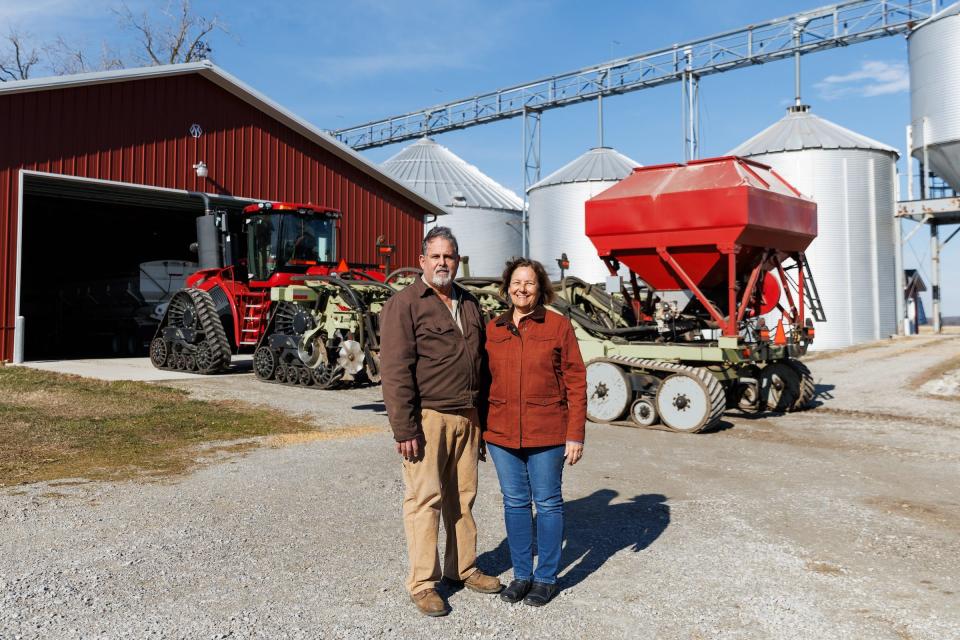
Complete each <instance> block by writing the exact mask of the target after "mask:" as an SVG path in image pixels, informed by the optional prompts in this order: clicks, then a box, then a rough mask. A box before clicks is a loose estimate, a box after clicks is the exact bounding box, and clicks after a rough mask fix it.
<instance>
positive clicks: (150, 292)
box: [20, 180, 222, 360]
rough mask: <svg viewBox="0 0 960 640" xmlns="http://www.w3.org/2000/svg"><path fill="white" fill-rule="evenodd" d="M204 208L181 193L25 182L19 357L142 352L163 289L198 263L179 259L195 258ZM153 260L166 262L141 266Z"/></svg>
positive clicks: (178, 283)
mask: <svg viewBox="0 0 960 640" xmlns="http://www.w3.org/2000/svg"><path fill="white" fill-rule="evenodd" d="M217 206H218V208H222V206H221V205H220V204H218V205H217ZM203 210H204V209H203V201H202V200H201V199H200V198H199V197H191V196H189V195H186V194H183V193H177V192H163V191H154V190H148V189H132V188H131V189H126V188H117V187H113V186H110V187H104V186H102V185H97V184H83V183H67V182H65V181H61V182H59V183H57V181H52V180H51V181H39V180H37V181H35V182H33V183H32V184H30V185H28V186H27V187H26V188H25V190H24V199H23V235H22V245H21V246H22V265H21V287H20V304H21V306H20V309H21V315H23V316H24V319H25V320H24V359H25V360H51V359H68V358H94V357H95V358H102V357H129V356H143V355H146V353H147V346H148V345H149V342H150V339H151V338H152V337H153V333H154V331H155V330H156V321H157V320H158V319H159V317H158V313H157V302H158V300H159V299H161V298H162V297H164V296H163V293H162V292H163V291H165V290H169V291H171V293H172V292H173V291H176V289H177V288H179V287H180V286H182V279H183V277H185V276H186V275H188V274H189V273H190V272H192V270H193V269H194V268H195V267H193V265H192V264H189V265H184V264H183V263H184V262H186V263H195V262H196V261H197V255H196V253H195V252H193V251H191V247H190V245H191V243H193V242H195V240H196V218H197V216H200V215H202V214H203ZM152 261H164V262H165V263H166V264H163V265H153V266H152V267H147V268H146V269H144V270H143V271H141V265H142V264H143V263H147V262H152ZM141 286H143V291H141ZM158 292H159V293H158Z"/></svg>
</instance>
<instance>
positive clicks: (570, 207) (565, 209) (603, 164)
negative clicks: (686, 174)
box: [527, 147, 640, 282]
mask: <svg viewBox="0 0 960 640" xmlns="http://www.w3.org/2000/svg"><path fill="white" fill-rule="evenodd" d="M639 166H640V163H638V162H635V161H634V160H631V159H630V158H628V157H627V156H625V155H623V154H621V153H618V152H616V151H614V150H613V149H610V148H609V147H598V148H595V149H591V150H590V151H588V152H586V153H585V154H583V155H582V156H580V157H579V158H577V159H576V160H574V161H573V162H570V163H569V164H567V165H565V166H563V167H561V168H560V169H558V170H557V171H555V172H553V173H551V174H550V175H548V176H547V177H546V178H544V179H543V180H541V181H540V182H537V183H536V184H534V185H533V186H531V187H530V188H529V189H528V190H527V194H528V198H529V206H530V215H529V220H530V257H532V258H533V259H535V260H539V261H540V262H542V263H543V265H544V266H545V267H546V268H547V273H548V274H550V277H551V278H554V279H556V278H559V277H560V268H559V267H558V266H557V258H559V257H560V254H561V253H566V254H567V257H568V258H569V259H570V269H569V271H568V272H567V273H568V275H574V276H577V277H578V278H582V279H583V280H586V281H587V282H603V280H604V278H606V276H607V275H608V272H607V268H606V267H605V266H604V265H603V262H601V261H600V258H599V257H597V250H596V248H595V247H594V246H593V243H591V242H590V239H589V238H587V236H586V233H585V232H584V203H585V202H586V201H587V200H589V199H590V198H592V197H593V196H595V195H597V194H598V193H600V192H601V191H604V190H606V189H607V188H609V187H611V186H612V185H614V184H616V183H617V182H619V181H620V180H622V179H623V178H625V177H626V176H628V175H629V174H630V172H631V171H633V169H634V167H639Z"/></svg>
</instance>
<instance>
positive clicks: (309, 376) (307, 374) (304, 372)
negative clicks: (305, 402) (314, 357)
mask: <svg viewBox="0 0 960 640" xmlns="http://www.w3.org/2000/svg"><path fill="white" fill-rule="evenodd" d="M297 384H299V385H301V386H304V387H309V386H311V385H312V384H313V372H312V371H310V369H307V368H306V367H297Z"/></svg>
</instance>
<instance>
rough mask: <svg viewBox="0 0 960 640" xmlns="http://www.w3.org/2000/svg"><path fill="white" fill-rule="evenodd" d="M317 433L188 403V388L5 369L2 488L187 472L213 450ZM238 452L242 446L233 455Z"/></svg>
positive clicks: (272, 418) (285, 419)
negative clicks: (259, 439) (261, 439)
mask: <svg viewBox="0 0 960 640" xmlns="http://www.w3.org/2000/svg"><path fill="white" fill-rule="evenodd" d="M312 431H316V427H315V426H313V425H311V424H310V423H308V422H306V421H304V420H301V419H298V418H294V417H291V416H288V415H285V414H283V413H281V412H279V411H274V410H271V409H264V408H256V407H250V406H247V405H244V404H242V403H238V402H228V401H225V402H203V401H200V400H191V399H190V398H189V397H188V393H187V392H186V391H184V390H182V389H173V388H169V387H162V386H157V385H151V384H146V383H143V382H132V381H120V382H106V381H101V380H93V379H90V378H82V377H79V376H73V375H64V374H58V373H51V372H48V371H37V370H34V369H28V368H24V367H0V486H9V485H14V484H23V483H31V482H40V481H46V480H54V479H58V478H88V479H91V480H108V479H109V480H118V479H125V478H131V477H144V476H147V477H149V476H155V475H170V474H177V473H183V472H185V471H187V470H189V469H191V468H193V467H195V466H196V465H197V464H199V463H200V462H201V461H202V460H200V459H198V455H206V454H209V453H211V452H214V453H215V452H217V451H225V450H230V449H229V448H228V449H224V448H222V447H221V448H219V449H218V448H216V447H214V448H212V449H206V450H205V451H204V453H203V454H199V453H198V445H200V444H202V443H207V442H217V441H229V440H240V439H243V438H254V437H259V436H271V435H273V436H275V435H281V434H295V433H306V432H312ZM234 450H235V448H234Z"/></svg>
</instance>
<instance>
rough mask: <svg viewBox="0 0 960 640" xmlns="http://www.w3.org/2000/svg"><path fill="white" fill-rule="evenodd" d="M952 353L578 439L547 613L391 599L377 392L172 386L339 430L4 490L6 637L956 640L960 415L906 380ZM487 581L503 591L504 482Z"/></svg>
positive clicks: (386, 474) (822, 364) (390, 477)
mask: <svg viewBox="0 0 960 640" xmlns="http://www.w3.org/2000/svg"><path fill="white" fill-rule="evenodd" d="M958 355H960V337H958V336H948V337H919V338H913V339H909V340H895V341H889V342H885V343H881V344H878V345H875V346H873V347H870V348H867V349H859V350H855V351H851V352H849V353H847V354H841V355H835V356H828V357H817V358H814V359H812V361H811V362H810V363H809V364H810V368H811V369H812V370H813V372H814V376H815V378H816V380H817V383H818V390H819V392H820V396H819V398H818V401H819V402H820V403H821V404H820V406H818V407H817V408H816V409H815V410H813V411H810V412H805V413H802V414H792V415H787V416H763V417H757V418H752V419H748V418H746V417H743V416H740V415H737V414H730V415H729V416H727V419H726V420H725V422H724V423H723V424H722V426H721V429H719V430H718V431H716V432H714V433H710V434H700V435H692V436H688V435H681V434H673V433H667V432H662V431H641V430H634V429H628V428H622V427H609V426H603V425H588V431H587V449H586V455H585V457H584V460H583V462H582V463H581V464H579V465H577V466H576V467H573V468H572V469H569V470H568V471H567V475H566V478H565V483H564V491H565V496H566V499H567V541H566V546H565V549H564V553H563V560H562V566H563V570H562V574H561V585H562V586H563V591H562V592H561V594H560V596H559V597H558V598H557V600H556V601H554V602H553V603H551V604H550V605H548V606H547V607H545V608H543V609H534V608H532V607H527V606H524V605H522V604H520V605H507V604H505V603H503V602H501V601H500V600H499V599H497V598H496V597H492V596H484V595H480V594H476V593H473V592H469V591H465V590H461V591H454V590H452V589H449V588H448V589H445V590H444V593H445V594H446V595H447V596H448V599H449V603H450V606H451V607H452V609H453V611H452V613H451V614H450V615H449V616H447V617H446V618H438V619H428V618H424V617H421V616H419V615H418V614H417V613H416V611H415V610H414V608H413V605H412V604H410V602H409V600H408V599H407V596H406V594H405V593H404V590H403V576H404V574H405V570H406V567H405V562H406V559H405V545H404V539H403V531H402V526H401V521H400V501H401V496H402V482H401V478H400V466H399V463H398V461H397V459H396V454H394V453H393V450H392V445H391V438H390V435H389V432H388V430H387V427H386V420H385V417H384V415H383V409H382V403H381V402H380V394H379V390H378V389H377V388H367V389H359V390H353V391H342V392H318V391H309V390H302V389H295V388H286V387H279V386H275V385H264V384H262V383H258V382H257V381H255V380H253V379H252V378H251V377H250V376H249V375H247V376H243V375H235V376H225V377H222V378H203V379H201V380H194V381H182V382H181V381H178V382H175V383H166V384H175V385H176V386H182V387H185V388H190V389H191V390H193V391H194V393H195V394H196V395H197V396H199V397H216V398H222V397H233V398H238V399H244V400H247V401H251V402H259V403H265V404H270V405H271V406H277V407H280V408H282V409H284V410H287V411H291V412H293V413H298V414H305V415H310V416H311V417H313V418H314V419H315V420H317V421H318V422H319V423H320V424H321V425H322V426H323V427H324V428H325V429H326V430H328V431H329V430H333V429H336V428H338V427H368V428H367V429H357V428H351V429H348V430H345V431H344V432H343V434H342V437H338V436H337V434H336V433H327V434H325V438H324V439H322V440H321V439H318V440H314V441H310V440H305V441H303V442H299V443H295V444H290V445H287V446H282V447H277V448H273V447H269V446H265V447H264V448H261V449H257V450H255V451H253V452H252V453H250V454H248V455H245V456H242V457H232V458H227V459H226V460H221V461H219V462H217V463H213V464H208V465H207V466H205V467H203V468H202V469H201V470H200V471H197V472H195V473H193V474H191V475H189V476H185V477H180V478H174V479H170V480H167V481H163V482H151V483H145V482H124V483H116V484H111V483H86V482H82V481H79V480H77V481H61V482H52V483H44V484H37V485H25V486H20V487H15V488H12V489H6V490H3V491H0V593H2V600H0V638H3V639H7V638H20V637H22V638H89V637H105V638H154V637H156V638H224V637H229V638H407V637H431V638H475V637H476V638H493V637H504V638H542V637H550V638H553V639H561V638H585V637H590V638H593V637H597V638H599V637H614V638H620V637H631V638H804V639H807V638H818V639H819V638H856V639H860V638H879V639H883V638H891V639H898V640H905V639H921V638H931V639H934V638H936V639H940V638H958V637H960V606H958V605H960V596H958V593H960V583H958V582H960V581H958V575H960V504H958V501H960V499H958V494H957V486H958V483H960V465H958V462H960V402H957V400H958V398H957V396H956V395H953V396H950V395H945V396H943V397H942V398H934V397H931V396H930V395H929V394H928V393H926V392H925V391H924V390H922V389H913V388H912V386H911V385H910V384H909V381H910V380H911V379H915V378H917V377H918V376H920V375H921V374H922V373H923V372H924V371H925V370H927V369H930V368H932V367H935V366H937V365H938V364H940V363H942V362H944V361H946V360H947V359H948V358H953V357H957V356H958ZM480 483H481V489H480V494H479V496H478V499H477V505H476V511H475V515H476V518H477V520H478V523H479V525H480V540H479V546H480V550H481V552H482V555H481V557H480V564H481V567H483V568H484V569H485V570H486V571H488V572H491V573H494V574H501V575H502V576H503V579H504V580H507V579H509V576H510V563H509V556H508V554H507V551H506V543H505V539H504V529H503V523H502V518H501V512H500V509H501V508H500V496H499V491H498V488H497V482H496V477H495V473H494V470H493V467H492V465H491V464H489V463H486V464H482V465H481V469H480Z"/></svg>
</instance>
